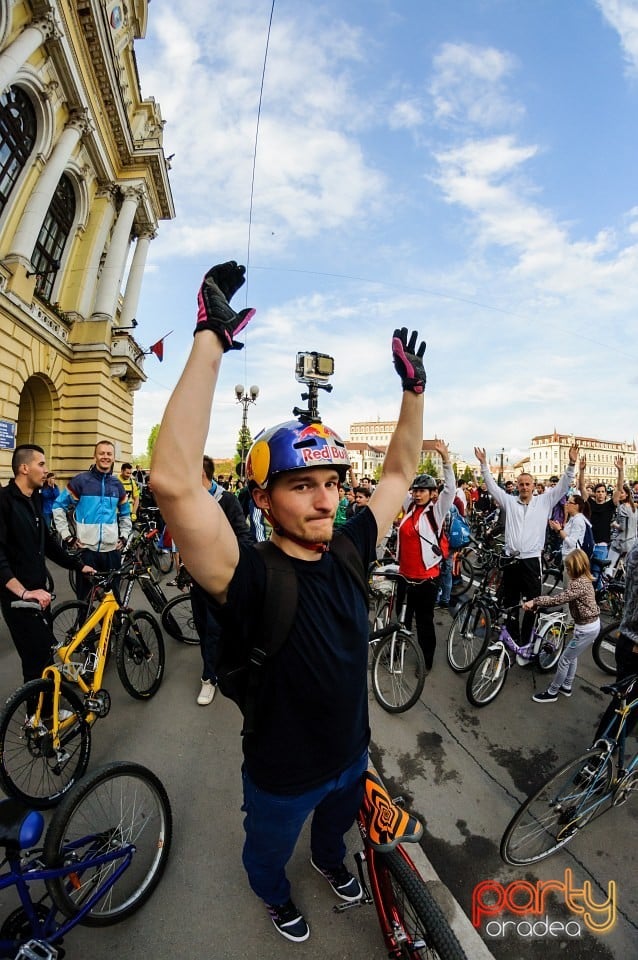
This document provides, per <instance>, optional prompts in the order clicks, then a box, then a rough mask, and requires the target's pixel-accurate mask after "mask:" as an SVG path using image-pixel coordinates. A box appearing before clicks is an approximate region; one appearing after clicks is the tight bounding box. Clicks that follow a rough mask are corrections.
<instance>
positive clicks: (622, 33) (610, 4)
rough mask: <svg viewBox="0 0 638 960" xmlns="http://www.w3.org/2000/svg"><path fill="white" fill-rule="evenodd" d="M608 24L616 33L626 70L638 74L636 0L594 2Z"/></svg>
mask: <svg viewBox="0 0 638 960" xmlns="http://www.w3.org/2000/svg"><path fill="white" fill-rule="evenodd" d="M596 2H597V4H598V6H599V8H600V11H601V13H602V15H603V17H604V18H605V20H607V22H608V23H610V24H611V26H612V27H613V28H614V29H615V30H616V31H617V32H618V35H619V37H620V43H621V46H622V48H623V52H624V54H625V60H626V61H627V66H628V69H629V71H630V72H631V73H633V74H638V5H637V4H636V0H596Z"/></svg>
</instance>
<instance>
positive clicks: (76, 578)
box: [69, 568, 82, 594]
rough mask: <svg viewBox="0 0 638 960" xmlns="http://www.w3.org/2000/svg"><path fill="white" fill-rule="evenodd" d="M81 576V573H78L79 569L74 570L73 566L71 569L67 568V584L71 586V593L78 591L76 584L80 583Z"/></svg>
mask: <svg viewBox="0 0 638 960" xmlns="http://www.w3.org/2000/svg"><path fill="white" fill-rule="evenodd" d="M81 577H82V574H81V573H80V571H79V570H76V569H75V568H74V569H72V570H69V586H70V587H71V590H73V593H75V594H77V592H78V586H79V584H80V578H81Z"/></svg>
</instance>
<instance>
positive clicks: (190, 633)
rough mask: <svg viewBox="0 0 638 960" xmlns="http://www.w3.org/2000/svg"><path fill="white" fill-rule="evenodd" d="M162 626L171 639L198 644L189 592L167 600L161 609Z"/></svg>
mask: <svg viewBox="0 0 638 960" xmlns="http://www.w3.org/2000/svg"><path fill="white" fill-rule="evenodd" d="M162 626H163V627H164V629H165V630H166V632H167V633H168V635H169V636H170V637H172V638H173V640H179V641H181V643H196V644H199V637H198V635H197V630H196V629H195V621H194V619H193V610H192V607H191V597H190V593H183V594H180V596H179V597H173V599H172V600H169V601H168V603H167V604H166V606H165V607H164V609H163V610H162Z"/></svg>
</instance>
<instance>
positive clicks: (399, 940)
mask: <svg viewBox="0 0 638 960" xmlns="http://www.w3.org/2000/svg"><path fill="white" fill-rule="evenodd" d="M374 865H375V874H376V879H377V882H378V885H379V895H380V900H381V903H380V904H379V907H380V909H382V910H383V912H384V914H385V923H384V926H385V927H386V929H387V930H389V931H391V936H392V938H393V941H394V942H393V947H394V951H393V952H392V953H391V956H393V957H404V958H406V960H407V958H410V960H416V958H423V960H426V958H427V960H436V958H439V960H467V956H466V954H465V951H464V950H463V948H462V947H461V945H460V943H459V941H458V940H457V938H456V936H455V934H454V932H453V931H452V930H451V928H450V925H449V923H448V922H447V920H446V918H445V916H444V914H443V911H442V910H441V908H440V907H439V905H438V903H437V902H436V900H435V899H434V897H433V896H432V894H431V893H430V891H429V890H428V888H427V885H426V884H425V883H424V881H423V879H422V877H421V876H419V874H418V873H417V871H416V868H415V866H414V864H413V863H412V861H411V860H410V859H409V858H408V857H407V854H405V852H404V851H403V850H401V849H397V850H390V851H389V852H388V853H375V855H374ZM395 937H396V940H394V938H395Z"/></svg>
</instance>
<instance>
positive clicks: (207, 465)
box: [202, 454, 215, 481]
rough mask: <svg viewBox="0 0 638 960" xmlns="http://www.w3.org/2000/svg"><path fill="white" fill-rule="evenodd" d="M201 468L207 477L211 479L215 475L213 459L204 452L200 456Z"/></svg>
mask: <svg viewBox="0 0 638 960" xmlns="http://www.w3.org/2000/svg"><path fill="white" fill-rule="evenodd" d="M202 470H203V471H204V473H205V474H206V477H207V479H208V480H211V481H212V479H213V477H214V475H215V461H214V460H213V458H212V457H207V456H206V454H204V456H203V457H202Z"/></svg>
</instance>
